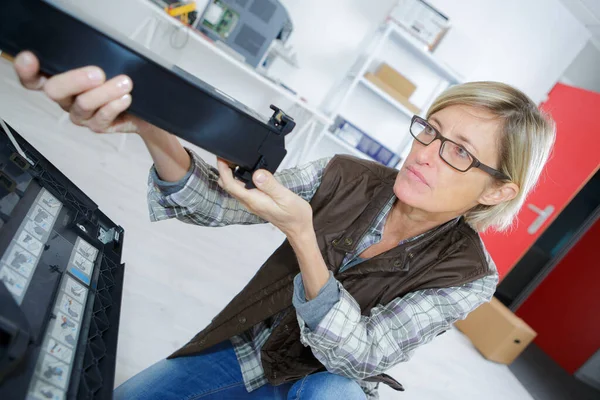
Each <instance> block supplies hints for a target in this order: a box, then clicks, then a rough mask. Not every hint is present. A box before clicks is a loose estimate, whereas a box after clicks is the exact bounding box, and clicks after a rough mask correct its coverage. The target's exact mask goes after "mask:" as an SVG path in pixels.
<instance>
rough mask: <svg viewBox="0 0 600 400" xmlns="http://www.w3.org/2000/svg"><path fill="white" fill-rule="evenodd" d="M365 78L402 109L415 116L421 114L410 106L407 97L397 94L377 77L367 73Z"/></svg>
mask: <svg viewBox="0 0 600 400" xmlns="http://www.w3.org/2000/svg"><path fill="white" fill-rule="evenodd" d="M365 78H366V79H367V80H369V81H371V82H372V83H373V84H374V85H376V86H377V87H378V88H380V89H381V90H383V91H384V92H386V93H387V94H389V95H390V96H392V97H393V98H394V100H396V101H397V102H398V103H400V104H402V105H403V106H404V107H406V108H408V109H409V110H410V111H411V112H413V113H415V114H419V113H420V112H421V110H419V109H418V108H417V107H415V105H414V104H412V103H411V102H410V101H408V97H406V96H404V95H403V94H401V93H400V92H398V91H397V90H396V89H394V88H393V87H392V86H390V85H388V84H387V83H386V82H384V81H382V80H381V79H380V78H379V77H378V76H376V75H374V74H372V73H370V72H367V73H366V74H365Z"/></svg>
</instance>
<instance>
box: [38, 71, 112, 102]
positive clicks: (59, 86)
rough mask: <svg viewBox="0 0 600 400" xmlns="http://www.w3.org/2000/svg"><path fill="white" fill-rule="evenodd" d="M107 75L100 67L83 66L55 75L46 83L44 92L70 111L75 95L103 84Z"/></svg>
mask: <svg viewBox="0 0 600 400" xmlns="http://www.w3.org/2000/svg"><path fill="white" fill-rule="evenodd" d="M105 79H106V77H105V76H104V71H102V70H101V69H100V68H98V67H83V68H79V69H75V70H72V71H68V72H65V73H62V74H59V75H55V76H53V77H52V78H50V79H48V82H46V84H45V85H44V92H46V94H47V95H48V97H50V98H51V99H52V100H54V101H55V102H57V103H58V104H59V105H60V106H61V107H62V108H63V110H65V111H69V110H70V108H71V105H72V104H73V101H74V99H75V96H76V95H78V94H81V93H83V92H86V91H88V90H90V89H94V88H96V87H98V86H100V85H102V84H103V83H104V81H105Z"/></svg>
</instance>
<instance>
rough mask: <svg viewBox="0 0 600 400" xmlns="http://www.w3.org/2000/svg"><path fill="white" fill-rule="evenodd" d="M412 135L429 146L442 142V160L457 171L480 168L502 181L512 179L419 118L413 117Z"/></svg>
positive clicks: (411, 124) (411, 123)
mask: <svg viewBox="0 0 600 400" xmlns="http://www.w3.org/2000/svg"><path fill="white" fill-rule="evenodd" d="M410 134H411V135H412V136H413V137H414V138H415V139H416V140H417V142H419V143H421V144H423V145H425V146H429V145H430V144H431V143H433V142H434V141H435V140H436V139H440V141H441V142H442V143H441V145H440V158H441V159H442V160H444V162H445V163H446V164H448V165H449V166H451V167H452V168H454V169H455V170H457V171H460V172H467V171H468V170H470V169H471V168H479V169H481V170H483V171H485V172H487V173H488V174H490V175H492V176H493V177H494V178H498V179H501V180H510V177H509V176H508V175H506V174H504V173H502V172H500V171H498V170H496V169H494V168H492V167H488V166H487V165H485V164H482V163H481V162H480V161H479V160H478V159H477V158H475V157H474V156H473V155H472V154H471V153H469V151H468V150H467V149H465V148H464V147H463V146H461V145H460V144H458V143H455V142H453V141H452V140H450V139H446V138H445V137H443V136H442V134H441V133H440V132H439V131H438V130H437V129H435V128H434V127H433V126H431V124H430V123H429V122H427V121H426V120H424V119H423V118H421V117H419V116H416V115H415V116H413V117H412V120H411V122H410Z"/></svg>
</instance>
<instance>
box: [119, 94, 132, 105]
mask: <svg viewBox="0 0 600 400" xmlns="http://www.w3.org/2000/svg"><path fill="white" fill-rule="evenodd" d="M119 101H120V102H121V104H128V103H129V102H130V101H131V95H130V94H126V95H125V96H123V97H121V98H120V99H119Z"/></svg>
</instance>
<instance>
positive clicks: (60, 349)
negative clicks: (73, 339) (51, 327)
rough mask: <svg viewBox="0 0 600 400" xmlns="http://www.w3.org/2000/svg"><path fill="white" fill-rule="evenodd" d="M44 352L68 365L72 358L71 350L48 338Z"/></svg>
mask: <svg viewBox="0 0 600 400" xmlns="http://www.w3.org/2000/svg"><path fill="white" fill-rule="evenodd" d="M46 351H47V352H48V353H50V354H52V355H53V356H54V357H56V358H58V359H59V360H62V361H64V362H66V363H70V362H71V358H72V356H73V350H71V349H69V348H68V347H67V346H65V345H64V344H62V343H60V342H57V341H56V340H55V339H53V338H49V340H48V346H47V347H46Z"/></svg>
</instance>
